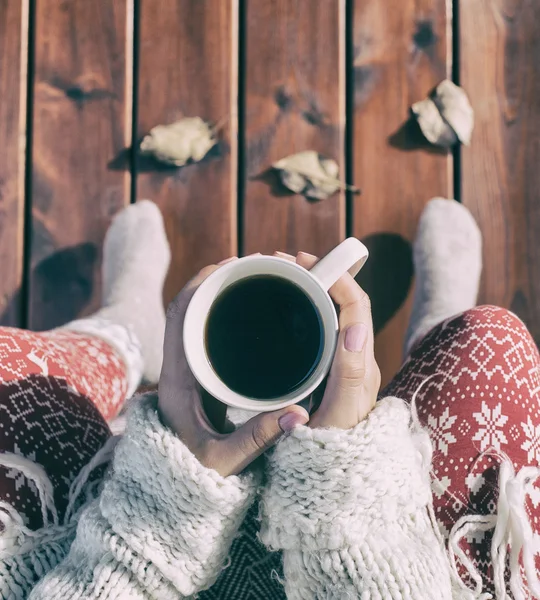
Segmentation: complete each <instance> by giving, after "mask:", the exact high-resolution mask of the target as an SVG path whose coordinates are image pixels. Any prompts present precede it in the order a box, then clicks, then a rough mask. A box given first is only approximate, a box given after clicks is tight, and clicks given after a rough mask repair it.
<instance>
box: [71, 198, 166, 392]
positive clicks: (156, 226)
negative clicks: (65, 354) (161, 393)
mask: <svg viewBox="0 0 540 600" xmlns="http://www.w3.org/2000/svg"><path fill="white" fill-rule="evenodd" d="M170 258H171V253H170V249H169V244H168V242H167V238H166V235H165V229H164V226H163V218H162V216H161V212H160V210H159V208H158V207H157V206H156V205H155V204H154V203H153V202H151V201H149V200H142V201H140V202H137V203H136V204H132V205H130V206H128V207H126V208H125V209H123V210H122V211H121V212H120V213H119V214H118V215H117V216H116V217H115V218H114V220H113V222H112V224H111V226H110V228H109V230H108V231H107V235H106V237H105V243H104V247H103V268H102V272H103V307H102V308H101V309H100V310H99V311H98V312H97V313H95V314H94V315H91V316H90V317H87V318H84V319H79V320H77V321H72V322H71V323H68V324H67V325H66V326H65V327H64V328H67V329H70V330H73V331H79V332H84V333H90V334H92V335H97V336H99V337H101V338H104V339H106V340H107V341H108V342H109V343H111V345H113V346H114V347H115V348H116V349H117V350H118V352H119V353H120V354H121V355H122V357H123V358H124V360H125V362H126V365H127V367H128V378H129V381H130V384H129V387H130V393H129V394H128V395H131V394H132V393H133V392H134V391H135V388H136V387H137V385H138V384H139V382H140V380H141V376H144V378H145V379H146V380H148V381H149V382H151V383H156V382H157V381H158V379H159V373H160V371H161V363H162V360H163V336H164V332H165V311H164V309H163V300H162V290H163V282H164V280H165V276H166V274H167V269H168V268H169V263H170Z"/></svg>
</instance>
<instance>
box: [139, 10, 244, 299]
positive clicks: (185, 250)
mask: <svg viewBox="0 0 540 600" xmlns="http://www.w3.org/2000/svg"><path fill="white" fill-rule="evenodd" d="M140 23H141V39H140V50H139V98H138V109H137V114H138V123H137V132H138V137H139V138H140V137H141V136H143V135H144V134H146V133H148V131H149V130H150V129H151V128H152V127H154V126H155V125H159V124H163V123H172V122H174V121H176V120H177V119H180V118H182V117H196V116H199V117H201V118H203V119H205V120H207V121H211V122H213V123H214V124H217V123H224V124H225V125H224V126H223V128H222V129H221V130H220V140H221V141H220V144H219V146H218V148H216V149H214V150H213V151H212V152H211V153H210V155H209V156H207V158H206V159H205V160H203V162H201V163H199V164H196V165H186V166H185V167H183V168H181V169H169V168H165V169H160V168H159V167H156V165H155V164H154V165H152V164H151V163H150V162H149V161H144V162H143V161H142V160H139V162H138V166H139V169H140V170H139V172H138V177H137V198H138V199H140V198H150V199H152V200H154V201H155V202H157V203H158V205H159V206H160V208H161V210H162V211H163V214H164V216H165V220H166V224H167V232H168V237H169V241H170V244H171V251H172V265H171V269H170V272H169V277H168V280H167V282H166V286H165V288H166V289H165V294H164V296H165V302H166V303H168V302H170V300H172V298H173V297H174V296H175V295H176V293H177V292H178V291H180V289H181V288H182V287H183V285H184V284H185V283H186V281H187V280H188V279H189V278H190V277H191V276H192V275H194V274H195V273H196V272H197V271H198V270H199V269H201V268H202V267H204V266H205V265H207V264H211V263H215V262H218V261H220V260H222V259H224V258H227V257H229V256H232V255H235V254H237V251H238V249H237V229H236V225H237V218H236V215H237V204H236V202H237V200H236V179H237V162H236V159H237V110H236V94H237V87H238V83H237V71H238V51H237V47H238V30H237V28H238V2H237V0H225V1H224V0H199V1H198V2H196V3H193V2H191V0H160V2H159V3H158V2H153V1H151V0H143V2H142V3H141V14H140ZM194 32H197V33H196V35H194ZM157 90H161V91H160V92H157Z"/></svg>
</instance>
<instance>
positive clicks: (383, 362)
mask: <svg viewBox="0 0 540 600" xmlns="http://www.w3.org/2000/svg"><path fill="white" fill-rule="evenodd" d="M450 5H451V3H450V2H447V0H401V1H400V2H393V1H392V0H356V1H355V4H354V33H353V42H354V64H353V68H354V70H353V76H354V151H353V155H354V182H355V184H356V185H358V186H359V187H360V188H361V189H362V191H363V193H362V196H360V197H357V198H356V199H355V201H354V227H353V230H354V234H355V235H356V236H357V237H359V238H363V239H366V240H367V243H368V245H369V246H370V248H371V250H372V256H371V258H370V265H369V268H368V267H366V268H365V270H364V271H363V272H362V273H361V276H360V282H361V283H362V285H364V287H365V288H366V289H367V290H368V291H369V293H370V295H371V297H372V305H373V313H374V320H375V325H376V329H377V332H378V335H377V338H376V355H377V360H378V362H379V365H380V367H381V372H382V379H383V384H384V383H385V382H387V381H388V380H389V379H390V378H391V377H392V376H393V375H394V374H395V372H396V371H397V369H398V368H399V366H400V364H401V358H402V357H401V352H402V344H403V337H404V333H405V329H406V326H407V321H408V318H409V314H410V310H411V299H412V295H411V291H408V290H409V285H410V284H411V277H412V271H411V248H410V242H411V241H412V240H413V239H414V234H415V231H416V227H417V223H418V218H419V215H420V213H421V211H422V208H423V206H424V205H425V203H426V202H427V201H428V200H429V199H430V198H432V197H433V196H443V197H451V196H452V193H453V191H452V158H451V156H450V155H446V154H438V153H436V152H433V151H431V150H430V149H427V148H423V147H419V146H422V141H421V138H420V136H419V135H418V133H417V131H416V130H415V127H413V126H411V124H410V123H409V124H407V123H406V122H407V119H408V110H409V107H410V106H411V104H412V103H414V102H416V101H417V100H421V99H422V98H424V96H425V95H426V94H428V93H429V92H430V91H431V89H432V88H433V87H434V86H435V85H436V84H438V83H439V82H440V81H441V80H442V79H444V78H445V77H448V76H449V75H450V67H451V64H450V63H451V39H450V29H449V24H450V19H451V15H450V14H448V12H447V10H448V9H449V8H450ZM405 298H406V299H405ZM404 299H405V300H404Z"/></svg>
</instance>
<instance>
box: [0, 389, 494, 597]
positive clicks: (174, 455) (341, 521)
mask: <svg viewBox="0 0 540 600" xmlns="http://www.w3.org/2000/svg"><path fill="white" fill-rule="evenodd" d="M410 418H411V415H410V410H409V408H408V407H407V405H406V404H405V403H404V402H402V401H401V400H398V399H396V398H387V399H385V400H383V401H381V402H379V403H378V404H377V406H376V408H375V409H374V410H373V411H372V413H371V414H370V415H369V416H368V418H367V419H366V420H365V421H364V422H362V423H360V424H359V425H358V426H357V427H355V428H354V429H351V430H348V431H343V430H338V429H318V430H312V429H309V428H308V427H297V428H296V429H295V430H294V431H293V432H292V433H291V434H290V435H289V436H288V437H287V438H285V439H283V440H282V441H281V442H280V443H279V444H278V445H277V447H276V448H275V450H274V451H273V452H271V453H269V458H268V476H269V478H268V483H267V485H266V486H265V488H264V489H262V490H261V517H262V529H261V539H262V541H263V542H264V543H265V544H266V545H267V546H268V547H269V548H271V549H274V550H282V551H283V560H284V573H285V591H286V594H287V598H289V599H290V600H297V599H306V600H308V599H309V600H313V599H321V600H322V599H324V600H331V599H340V600H342V599H348V598H351V599H353V598H354V599H356V598H363V599H369V600H375V599H411V600H424V599H425V600H433V599H434V598H437V599H440V600H450V599H454V600H455V599H457V598H459V599H465V598H466V599H470V598H480V597H482V596H479V595H474V594H472V593H471V592H469V591H467V590H466V589H465V588H464V587H463V586H460V585H458V583H457V582H456V583H454V584H453V583H452V582H453V581H454V579H453V578H452V577H451V574H450V573H451V569H450V566H449V562H448V559H447V555H446V552H445V550H444V546H443V543H442V541H441V539H440V536H439V535H438V533H437V532H436V527H435V526H434V525H433V521H432V518H431V517H430V514H431V515H432V512H430V511H429V510H428V509H429V507H430V505H431V491H430V478H429V468H430V461H431V448H430V445H429V438H428V437H427V434H426V433H425V432H422V431H421V430H418V429H414V428H413V429H411V426H410ZM259 486H260V481H259V478H258V476H257V475H256V474H253V473H248V474H243V475H242V476H238V477H227V478H223V477H221V476H220V475H218V474H217V473H216V472H215V471H213V470H210V469H207V468H205V467H203V466H202V465H201V464H200V463H199V462H198V461H197V459H196V458H195V457H194V456H193V455H192V454H191V452H190V451H189V450H188V449H187V448H186V447H185V446H184V445H183V443H182V442H181V441H180V440H179V439H178V438H177V437H176V436H175V435H174V434H173V433H172V432H171V431H169V430H168V429H166V428H165V427H164V426H163V425H162V424H161V423H160V421H159V418H158V415H157V412H156V398H155V397H154V396H144V397H141V398H140V399H138V400H137V401H135V402H134V403H133V407H132V409H131V413H130V415H129V417H128V426H127V431H126V434H125V436H124V437H123V439H122V440H121V441H120V443H119V444H118V446H117V448H116V451H115V455H114V460H113V463H112V468H111V469H110V473H109V475H108V477H107V479H106V482H105V484H104V487H103V490H102V491H101V494H100V496H99V498H98V499H96V500H94V501H93V502H91V503H90V504H89V505H88V506H87V507H86V508H85V509H84V510H83V512H82V514H81V515H80V517H79V518H78V524H77V527H76V536H75V539H74V541H73V543H72V545H71V548H70V549H69V553H68V554H67V556H66V557H65V558H63V559H62V557H63V556H64V554H65V553H66V551H67V549H68V547H69V544H70V543H71V540H72V539H73V535H74V533H73V527H72V528H71V529H69V525H68V526H66V527H67V528H66V529H64V530H63V536H64V537H63V538H62V537H61V535H59V536H58V537H57V538H55V539H53V540H51V536H50V535H49V536H48V537H47V536H44V537H41V538H36V539H27V538H25V537H24V536H22V537H21V539H20V540H19V541H18V543H17V544H16V545H15V547H11V549H10V550H9V551H3V553H2V552H1V551H0V597H1V598H5V599H9V600H19V599H21V598H27V597H28V594H30V596H29V597H30V600H76V599H81V600H82V599H86V600H90V599H98V598H99V599H100V600H105V599H107V600H112V599H113V598H114V599H115V600H116V599H127V598H129V599H143V598H144V599H147V600H148V599H155V600H158V599H159V600H169V599H171V600H172V599H180V598H187V597H190V596H192V595H194V594H196V593H197V592H198V591H201V590H203V589H206V588H208V587H210V586H211V585H212V583H213V582H214V581H215V580H216V578H217V577H218V575H219V573H220V571H221V570H222V568H224V566H225V564H226V560H227V555H228V553H229V550H230V546H231V543H232V541H233V538H234V536H235V535H236V533H237V531H238V529H239V527H240V524H241V522H242V520H243V519H244V517H245V514H246V511H247V510H248V508H249V506H250V504H251V503H252V502H253V501H254V499H255V496H256V494H257V492H258V490H259ZM57 533H58V532H57ZM57 563H58V564H57ZM55 565H56V566H55ZM41 578H42V579H41ZM39 579H41V581H40V582H39V583H38V584H37V585H36V581H37V580H39ZM32 588H33V590H32V591H31V593H30V590H31V589H32ZM231 600H234V599H231Z"/></svg>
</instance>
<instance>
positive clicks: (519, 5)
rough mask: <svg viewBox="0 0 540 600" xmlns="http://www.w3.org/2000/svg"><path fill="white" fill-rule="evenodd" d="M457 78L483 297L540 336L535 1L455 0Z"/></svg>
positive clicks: (539, 40) (539, 12)
mask: <svg viewBox="0 0 540 600" xmlns="http://www.w3.org/2000/svg"><path fill="white" fill-rule="evenodd" d="M459 25H460V52H461V64H460V72H461V83H462V85H463V87H464V88H465V89H466V90H467V92H468V94H469V97H470V99H471V103H472V105H473V108H474V111H475V130H474V133H473V138H472V143H471V146H470V148H464V149H463V153H462V194H463V203H464V204H465V205H466V206H468V207H469V208H470V209H471V211H472V212H473V214H474V215H475V217H476V219H477V220H478V222H479V224H480V228H481V230H482V233H483V238H484V272H483V279H482V286H481V294H480V302H483V303H491V304H498V305H500V306H504V307H510V308H511V309H512V310H513V311H514V312H516V313H517V314H518V315H519V316H520V317H521V318H522V319H523V320H524V321H525V322H526V324H527V325H528V327H529V329H530V330H531V332H532V334H533V336H534V338H535V340H536V342H537V344H538V343H540V244H539V237H540V200H539V198H540V191H539V190H540V169H539V167H538V165H539V164H540V102H539V98H540V61H539V56H540V37H539V35H538V32H539V30H540V4H539V3H538V2H495V1H491V0H469V1H468V2H462V3H461V5H460V23H459Z"/></svg>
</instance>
